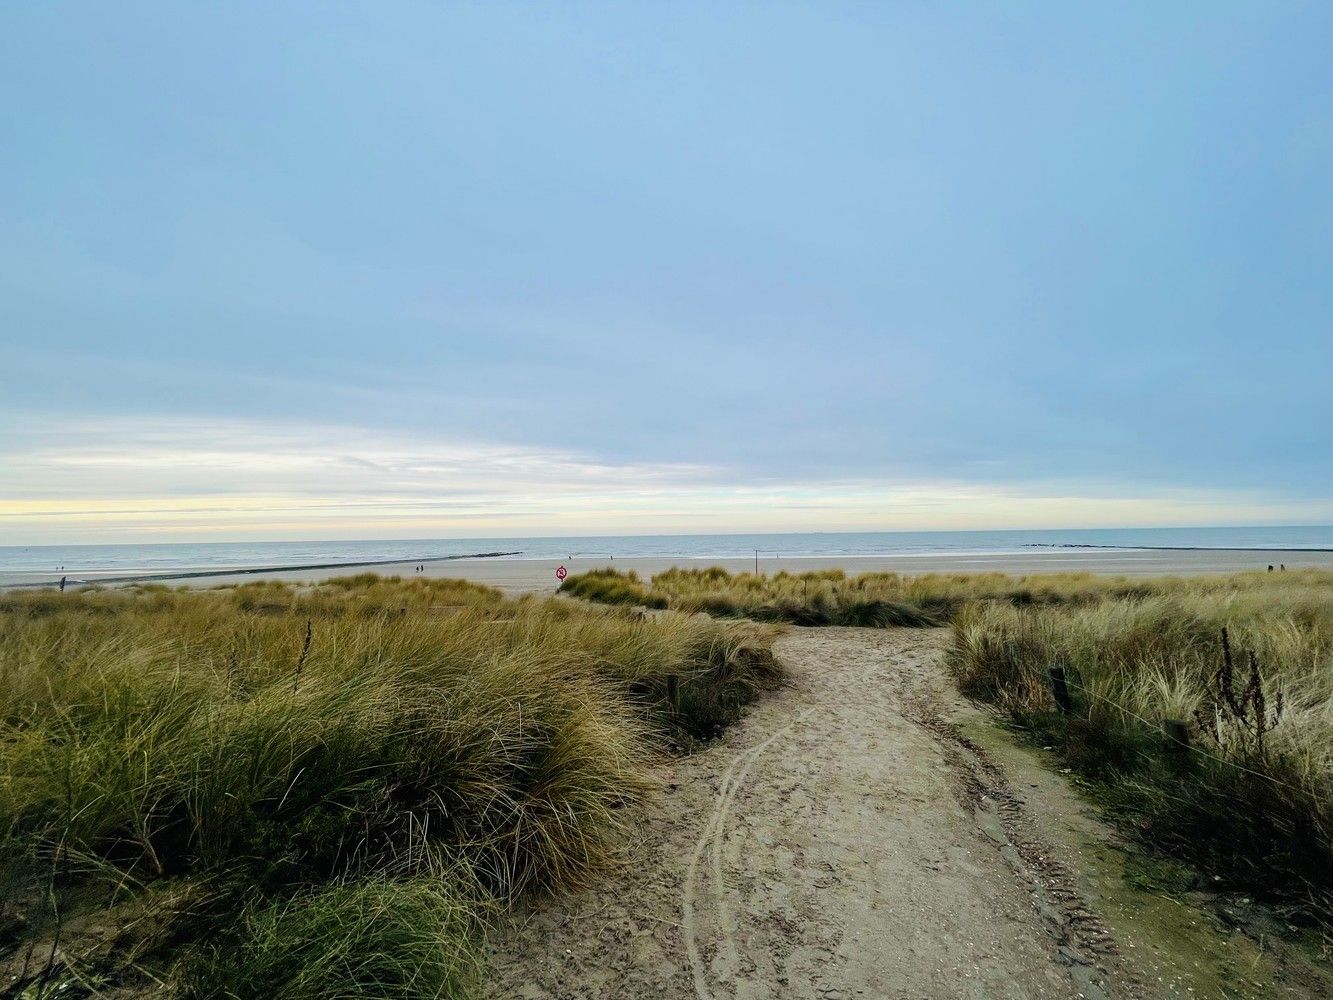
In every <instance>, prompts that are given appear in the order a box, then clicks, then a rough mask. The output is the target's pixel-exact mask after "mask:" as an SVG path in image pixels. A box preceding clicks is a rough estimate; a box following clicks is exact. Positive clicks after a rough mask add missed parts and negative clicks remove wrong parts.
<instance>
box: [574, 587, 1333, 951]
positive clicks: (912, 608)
mask: <svg viewBox="0 0 1333 1000" xmlns="http://www.w3.org/2000/svg"><path fill="white" fill-rule="evenodd" d="M564 587H565V590H566V591H567V592H569V593H572V594H575V595H578V596H582V597H586V598H588V599H591V600H597V601H602V602H606V603H612V604H617V603H619V604H631V605H633V604H640V605H646V606H650V607H663V608H671V609H674V610H678V611H689V612H693V611H705V612H708V613H709V614H713V615H718V616H721V617H726V618H752V619H756V620H760V621H781V622H791V623H794V624H798V625H814V626H819V625H858V626H888V625H911V626H930V625H950V626H951V627H952V630H953V641H952V648H951V652H950V658H949V660H950V666H951V669H952V670H953V671H954V673H955V676H956V677H957V679H958V681H959V685H960V687H961V688H962V690H963V691H964V693H966V694H968V695H970V696H971V697H973V698H976V699H978V700H981V701H985V702H988V703H990V704H992V705H994V706H996V707H997V708H998V709H999V710H1000V711H1001V712H1002V713H1003V714H1004V715H1005V716H1006V717H1007V718H1008V719H1009V720H1010V721H1011V722H1012V723H1013V724H1014V725H1015V726H1017V727H1019V728H1020V729H1023V730H1025V731H1027V732H1028V733H1029V734H1030V735H1031V736H1032V737H1033V738H1035V739H1036V740H1038V741H1039V742H1040V745H1042V746H1046V747H1051V748H1053V749H1055V750H1056V751H1058V752H1059V753H1061V754H1062V756H1063V758H1064V760H1065V763H1066V764H1067V765H1068V766H1070V767H1071V768H1072V769H1074V770H1075V771H1077V772H1078V773H1079V774H1080V775H1082V776H1083V777H1084V778H1085V779H1087V780H1088V782H1089V783H1090V785H1091V787H1092V789H1093V791H1094V793H1095V794H1096V795H1097V796H1098V797H1099V798H1100V799H1101V800H1102V801H1103V802H1104V803H1106V805H1107V806H1108V807H1109V809H1110V811H1111V812H1112V814H1113V815H1114V816H1115V817H1116V818H1118V819H1119V820H1120V821H1121V823H1122V826H1123V828H1124V829H1126V830H1127V831H1129V832H1131V833H1132V834H1133V835H1135V836H1136V837H1137V838H1138V839H1139V840H1140V842H1142V843H1143V844H1145V845H1147V846H1148V847H1149V848H1151V849H1153V850H1156V851H1160V852H1164V853H1168V854H1171V855H1174V856H1176V857H1179V858H1183V859H1185V860H1187V861H1189V862H1191V863H1192V864H1194V865H1196V866H1198V868H1199V870H1200V872H1201V876H1200V877H1201V880H1206V883H1207V885H1208V887H1209V888H1217V889H1222V890H1224V891H1225V890H1230V891H1234V893H1235V894H1236V895H1238V896H1239V895H1242V894H1243V895H1249V896H1255V897H1258V898H1262V899H1265V900H1267V901H1269V902H1271V903H1273V904H1275V905H1276V906H1277V907H1278V909H1279V911H1280V912H1282V913H1283V914H1284V915H1286V916H1287V917H1288V918H1289V919H1290V920H1293V921H1300V922H1304V921H1307V920H1313V921H1315V922H1317V923H1319V924H1322V925H1323V926H1324V927H1325V928H1327V927H1328V926H1329V925H1330V923H1333V573H1328V572H1320V571H1299V572H1275V573H1269V572H1255V573H1241V574H1234V575H1217V576H1199V577H1170V578H1156V579H1148V578H1133V579H1129V578H1118V577H1107V576H1094V575H1091V574H1049V575H1033V576H1026V577H1010V576H1005V575H1002V574H922V575H918V576H903V575H900V574H895V573H868V574H864V575H862V576H856V577H849V576H847V575H845V574H843V573H841V572H838V571H831V572H819V573H804V574H790V573H777V574H773V575H755V574H750V573H741V574H732V573H728V572H726V571H724V570H722V569H716V568H714V569H702V570H680V569H674V570H671V571H669V572H666V573H661V574H658V575H656V576H654V577H653V578H652V580H651V581H647V582H645V581H643V580H641V579H639V578H638V577H637V576H635V575H634V574H633V573H617V572H615V571H610V570H607V571H598V572H594V573H588V574H584V575H581V576H578V577H573V578H570V579H569V580H566V581H565V584H564ZM1224 629H1225V630H1226V633H1227V646H1228V647H1229V649H1224V646H1223V630H1224ZM1052 666H1060V667H1062V668H1063V670H1064V672H1065V676H1066V677H1067V680H1068V689H1069V693H1070V698H1071V702H1072V703H1071V705H1070V706H1069V711H1068V712H1062V711H1060V709H1059V707H1058V706H1057V704H1056V701H1055V697H1054V690H1053V686H1052V682H1051V678H1050V668H1051V667H1052Z"/></svg>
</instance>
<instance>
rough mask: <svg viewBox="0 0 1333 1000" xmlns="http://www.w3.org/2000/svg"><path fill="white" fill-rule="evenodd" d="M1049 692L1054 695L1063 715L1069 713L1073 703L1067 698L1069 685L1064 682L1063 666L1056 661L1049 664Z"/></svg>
mask: <svg viewBox="0 0 1333 1000" xmlns="http://www.w3.org/2000/svg"><path fill="white" fill-rule="evenodd" d="M1050 674H1051V694H1053V695H1054V696H1055V704H1056V705H1057V706H1058V707H1059V709H1060V712H1061V713H1062V714H1064V715H1068V714H1069V710H1070V709H1071V708H1073V704H1072V703H1071V702H1070V700H1069V686H1068V685H1067V684H1066V683H1065V668H1064V667H1062V666H1060V664H1058V663H1053V664H1051V669H1050Z"/></svg>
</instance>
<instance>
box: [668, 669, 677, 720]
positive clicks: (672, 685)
mask: <svg viewBox="0 0 1333 1000" xmlns="http://www.w3.org/2000/svg"><path fill="white" fill-rule="evenodd" d="M666 681H667V704H669V705H670V706H671V714H672V715H678V714H680V678H679V677H677V676H676V675H675V674H667V679H666Z"/></svg>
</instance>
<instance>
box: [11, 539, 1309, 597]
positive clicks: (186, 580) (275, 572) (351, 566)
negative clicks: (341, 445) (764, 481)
mask: <svg viewBox="0 0 1333 1000" xmlns="http://www.w3.org/2000/svg"><path fill="white" fill-rule="evenodd" d="M514 555H515V553H476V554H473V555H462V556H459V555H454V556H433V557H418V558H415V559H406V560H403V559H398V560H358V561H356V562H351V563H345V562H344V563H322V564H314V565H311V564H303V565H298V566H257V567H244V568H227V569H210V568H208V567H198V566H196V567H182V568H181V569H179V570H176V571H169V572H162V573H144V574H126V573H123V572H122V573H115V574H114V575H107V576H98V575H96V573H87V572H85V573H84V574H82V575H81V576H80V577H78V579H79V580H80V581H81V582H79V583H75V584H73V585H74V586H97V585H111V586H117V585H122V584H133V583H172V582H178V583H179V584H181V585H184V586H191V587H214V586H227V585H230V584H235V583H238V582H242V580H241V578H244V580H246V581H250V580H255V581H258V580H277V581H283V582H288V583H318V582H321V581H323V580H327V579H329V578H331V577H335V576H343V575H346V574H347V573H349V572H356V571H358V570H365V569H367V568H373V570H374V571H376V572H380V573H383V574H384V575H385V576H402V577H407V578H411V577H413V576H427V577H453V578H461V579H466V580H471V581H472V582H474V583H480V584H485V585H487V586H492V587H497V588H498V589H500V590H502V591H504V592H506V593H511V594H525V593H543V592H554V590H555V588H556V587H557V586H558V581H557V580H556V577H555V571H556V569H557V568H558V567H559V566H562V565H563V566H564V567H565V568H566V569H567V570H568V572H569V573H586V572H588V571H589V570H593V569H606V568H609V569H618V570H633V571H635V572H637V573H638V574H639V575H640V576H644V577H649V576H652V575H654V574H656V573H661V572H663V571H665V570H668V569H671V568H672V567H673V566H679V567H692V568H706V567H709V566H720V567H722V568H723V569H726V570H728V571H729V572H732V573H738V572H752V571H753V570H754V569H755V559H754V557H753V556H735V557H722V558H717V557H693V556H623V557H620V558H616V557H614V556H607V555H597V556H579V555H577V554H574V555H573V557H572V558H570V557H565V558H560V559H552V558H545V557H533V558H514ZM1269 564H1272V565H1274V566H1279V565H1283V564H1285V565H1286V567H1287V569H1290V570H1299V569H1325V570H1333V550H1328V549H1314V550H1296V549H1202V548H1199V549H1188V548H1168V547H1160V548H1133V549H1128V548H1125V549H1116V548H1098V549H1092V548H1058V549H1057V548H1042V549H1031V550H1028V551H1026V552H1012V551H1010V552H989V553H987V552H973V553H957V552H955V553H925V552H914V553H906V552H905V553H896V554H892V555H872V556H847V555H829V556H772V555H767V556H766V555H763V554H762V553H761V554H760V557H759V561H758V566H759V570H760V572H762V573H776V572H779V571H782V570H786V571H788V572H792V573H803V572H812V571H821V570H835V569H836V570H843V571H844V572H846V573H848V574H849V575H857V574H860V573H876V572H890V573H904V574H907V575H917V574H922V573H1003V574H1007V575H1011V576H1027V575H1033V574H1042V573H1095V574H1099V575H1108V576H1190V575H1199V574H1218V573H1237V572H1244V571H1246V570H1260V571H1262V570H1264V569H1266V568H1267V566H1268V565H1269ZM417 565H424V567H425V569H424V571H422V572H420V573H418V572H417V571H416V566H417ZM66 575H67V576H72V574H69V573H67V574H66ZM58 580H59V578H58V577H57V578H56V579H55V580H52V579H51V575H50V573H49V572H5V571H3V570H0V589H10V588H23V589H33V588H38V587H52V586H55V585H56V584H57V583H58Z"/></svg>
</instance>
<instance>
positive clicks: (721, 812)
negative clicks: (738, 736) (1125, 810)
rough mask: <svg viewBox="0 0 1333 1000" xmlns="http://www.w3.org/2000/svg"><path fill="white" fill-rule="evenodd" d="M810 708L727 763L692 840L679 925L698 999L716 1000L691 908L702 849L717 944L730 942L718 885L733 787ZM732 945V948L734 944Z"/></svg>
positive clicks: (733, 791) (720, 883)
mask: <svg viewBox="0 0 1333 1000" xmlns="http://www.w3.org/2000/svg"><path fill="white" fill-rule="evenodd" d="M812 711H813V709H811V708H807V709H805V710H804V711H802V712H801V713H800V714H799V715H797V716H796V718H794V719H792V721H791V722H789V723H788V724H787V725H785V726H783V727H782V728H781V729H779V730H778V731H777V732H775V733H774V734H773V735H772V736H770V737H769V738H768V739H766V740H764V741H763V742H762V743H760V744H759V745H758V746H755V747H752V748H750V749H749V750H746V751H744V752H743V753H742V754H741V755H740V756H738V757H737V758H736V759H735V760H734V761H732V762H731V766H730V767H728V768H727V770H726V771H725V772H724V773H723V776H722V784H721V786H720V787H719V789H718V796H717V800H716V803H715V804H714V806H713V809H712V811H711V813H710V814H709V816H708V820H707V822H706V823H704V828H703V831H702V832H701V833H700V834H699V839H698V840H697V841H696V842H695V845H694V853H693V854H692V855H691V856H690V866H689V869H688V870H687V871H686V874H685V884H684V886H683V887H682V889H681V928H682V931H683V932H684V936H685V950H686V954H687V956H688V959H689V963H690V974H691V976H692V978H693V980H694V992H695V995H696V996H697V997H698V1000H716V997H715V996H714V994H713V992H712V990H711V989H710V988H709V986H708V981H707V977H706V976H705V971H704V970H705V963H704V959H703V952H702V949H701V948H700V947H699V929H698V920H697V919H696V907H695V898H696V896H697V894H698V893H697V884H698V880H699V866H700V864H701V863H702V861H703V856H704V852H705V851H706V850H708V848H709V847H710V846H711V847H712V852H711V853H712V858H711V869H712V880H713V893H714V903H713V906H714V909H715V910H716V911H717V914H718V919H717V924H718V929H719V933H718V938H719V946H721V942H722V941H723V940H725V941H726V942H727V943H728V944H731V941H730V936H729V934H728V932H727V930H726V927H727V918H726V904H725V902H724V901H723V897H724V895H725V893H724V892H723V885H722V841H723V835H724V833H725V829H726V821H727V816H728V814H729V813H730V811H731V806H732V803H733V802H735V799H736V792H737V790H738V789H739V788H740V787H741V785H743V784H744V783H745V779H746V778H748V777H749V775H750V770H751V768H753V767H754V764H755V762H756V761H757V760H758V759H759V757H760V755H761V754H762V753H763V752H764V751H765V750H767V749H768V748H769V747H770V746H772V745H773V744H774V743H776V742H777V741H778V740H780V739H781V738H782V737H783V736H786V735H787V734H788V733H790V732H791V731H792V729H794V728H795V727H796V724H797V723H798V722H800V721H801V720H802V719H804V718H805V717H806V716H807V715H809V714H810V713H811V712H812ZM732 947H733V951H734V945H733V946H732Z"/></svg>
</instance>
